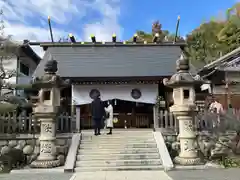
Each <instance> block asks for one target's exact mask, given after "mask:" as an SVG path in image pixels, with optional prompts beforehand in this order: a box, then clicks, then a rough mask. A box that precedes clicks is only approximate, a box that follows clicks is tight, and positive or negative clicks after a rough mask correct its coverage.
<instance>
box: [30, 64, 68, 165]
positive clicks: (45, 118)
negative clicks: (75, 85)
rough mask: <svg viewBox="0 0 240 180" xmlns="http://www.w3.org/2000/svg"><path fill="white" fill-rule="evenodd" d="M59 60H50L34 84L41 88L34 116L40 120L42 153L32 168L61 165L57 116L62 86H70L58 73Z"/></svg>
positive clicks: (34, 86) (35, 86)
mask: <svg viewBox="0 0 240 180" xmlns="http://www.w3.org/2000/svg"><path fill="white" fill-rule="evenodd" d="M57 70H58V68H57V61H56V60H53V59H51V60H49V61H48V62H47V63H46V65H45V68H44V75H43V76H42V77H40V78H37V79H36V80H35V81H34V82H33V84H32V86H33V88H37V89H39V95H38V100H39V102H38V103H37V105H36V107H35V108H34V116H35V118H36V119H37V120H39V121H40V137H39V141H40V154H39V156H38V157H37V160H36V161H33V162H32V163H31V164H30V167H32V168H53V167H57V166H59V165H60V160H58V159H57V157H56V145H55V140H56V117H57V114H58V111H59V108H60V103H61V102H60V99H61V97H60V91H61V88H64V87H66V86H68V84H69V82H68V81H63V80H62V79H61V78H60V76H58V75H57V74H56V72H57Z"/></svg>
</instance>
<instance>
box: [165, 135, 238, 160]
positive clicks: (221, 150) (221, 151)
mask: <svg viewBox="0 0 240 180" xmlns="http://www.w3.org/2000/svg"><path fill="white" fill-rule="evenodd" d="M163 137H164V140H165V143H166V146H167V148H168V151H169V154H170V156H171V158H172V159H173V158H174V157H175V156H177V155H178V154H179V152H180V143H179V138H178V135H176V134H163ZM239 139H240V136H239V135H237V133H236V132H230V131H229V132H225V133H219V134H218V135H217V136H216V135H215V134H212V133H210V132H207V131H203V132H199V133H198V134H197V142H196V147H198V150H199V153H200V154H199V156H201V158H202V159H204V160H205V161H209V160H212V159H214V158H221V157H224V156H225V157H227V156H231V155H232V154H233V153H234V154H237V155H239V154H240V141H239Z"/></svg>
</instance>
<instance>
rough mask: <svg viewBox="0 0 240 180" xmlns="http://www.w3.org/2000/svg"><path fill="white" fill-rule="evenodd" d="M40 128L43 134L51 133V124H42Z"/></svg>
mask: <svg viewBox="0 0 240 180" xmlns="http://www.w3.org/2000/svg"><path fill="white" fill-rule="evenodd" d="M42 127H43V129H44V131H45V132H47V133H52V124H49V123H48V124H42Z"/></svg>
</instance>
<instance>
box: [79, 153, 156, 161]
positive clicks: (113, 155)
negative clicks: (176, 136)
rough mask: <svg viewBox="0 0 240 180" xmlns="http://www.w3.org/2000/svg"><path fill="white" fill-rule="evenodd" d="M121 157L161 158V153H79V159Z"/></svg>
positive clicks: (112, 158)
mask: <svg viewBox="0 0 240 180" xmlns="http://www.w3.org/2000/svg"><path fill="white" fill-rule="evenodd" d="M121 159H132V160H133V159H160V155H159V154H158V153H145V154H144V153H142V154H100V155H99V154H97V155H77V161H80V160H81V161H87V160H89V161H90V160H121Z"/></svg>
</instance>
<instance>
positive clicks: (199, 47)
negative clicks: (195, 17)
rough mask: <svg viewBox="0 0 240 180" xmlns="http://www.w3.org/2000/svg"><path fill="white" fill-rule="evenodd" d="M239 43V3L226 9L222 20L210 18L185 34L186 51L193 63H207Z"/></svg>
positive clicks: (234, 47)
mask: <svg viewBox="0 0 240 180" xmlns="http://www.w3.org/2000/svg"><path fill="white" fill-rule="evenodd" d="M239 43H240V3H237V4H236V5H234V6H233V7H232V8H229V9H228V10H227V11H226V19H225V20H223V21H215V20H211V21H210V22H207V23H204V24H202V25H200V26H199V27H198V28H196V29H195V30H194V31H193V32H191V33H190V34H188V35H187V48H186V52H187V55H188V56H189V58H190V59H191V61H192V62H193V64H194V63H196V62H199V61H200V62H202V63H204V64H206V63H209V62H211V61H213V60H215V59H217V58H219V57H220V56H222V55H224V54H226V53H228V52H230V51H232V50H234V49H236V48H237V47H239Z"/></svg>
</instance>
